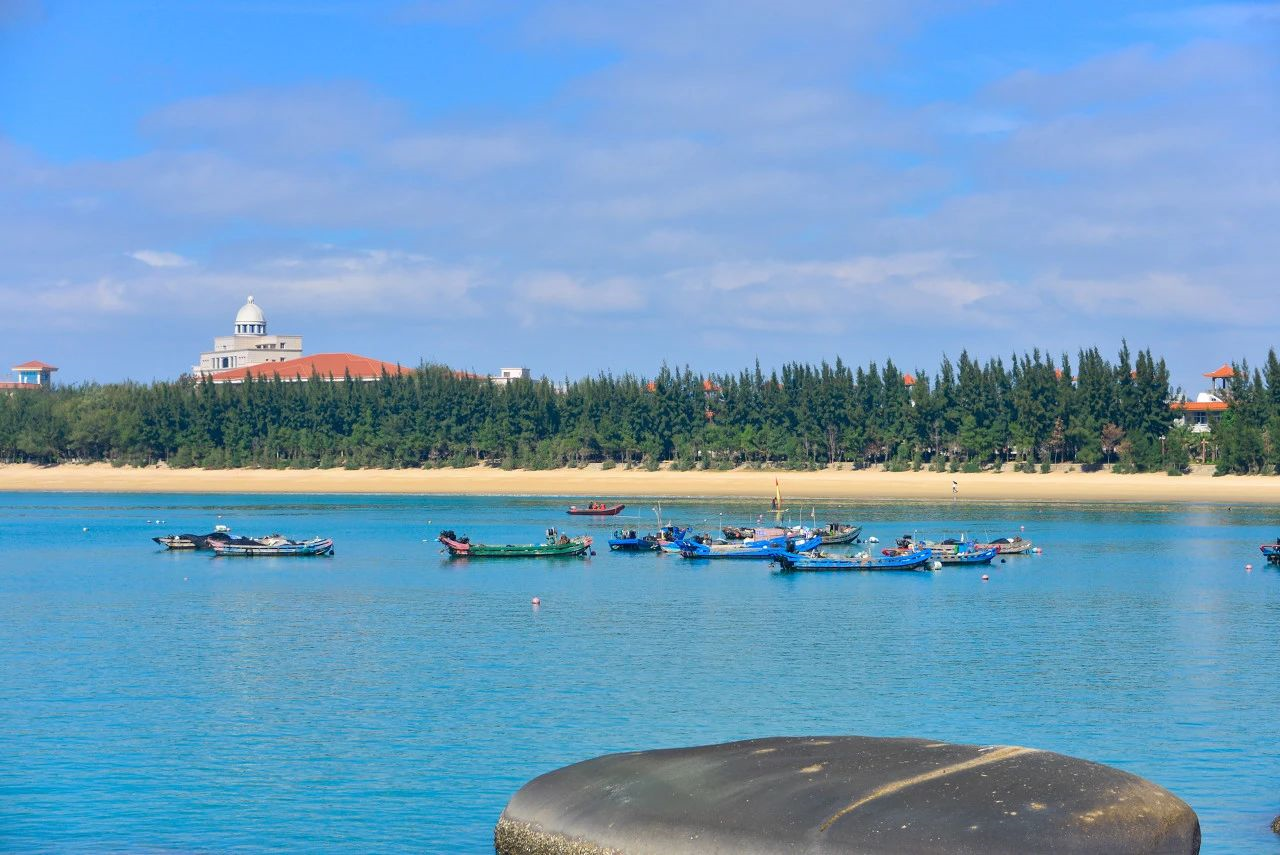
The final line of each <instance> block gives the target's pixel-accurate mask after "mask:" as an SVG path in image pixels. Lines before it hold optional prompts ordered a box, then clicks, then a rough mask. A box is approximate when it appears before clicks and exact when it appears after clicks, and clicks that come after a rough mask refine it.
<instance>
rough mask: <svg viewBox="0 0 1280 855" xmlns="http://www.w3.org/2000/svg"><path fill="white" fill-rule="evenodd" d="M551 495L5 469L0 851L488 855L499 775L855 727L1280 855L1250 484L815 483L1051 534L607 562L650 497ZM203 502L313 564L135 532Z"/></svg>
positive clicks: (927, 520)
mask: <svg viewBox="0 0 1280 855" xmlns="http://www.w3.org/2000/svg"><path fill="white" fill-rule="evenodd" d="M565 504H567V502H566V501H564V500H559V499H555V498H541V499H539V498H528V499H509V498H431V497H359V498H346V497H341V498H339V497H324V496H315V497H293V496H288V497H286V496H236V497H209V496H181V495H179V496H172V495H168V496H112V495H87V494H57V495H16V494H0V849H3V850H6V851H12V850H17V851H25V850H58V851H95V852H96V851H102V850H112V849H114V850H131V851H136V850H143V849H145V850H156V851H161V850H184V851H186V850H196V849H199V850H205V851H210V850H212V851H225V850H230V849H236V848H240V849H244V850H259V849H278V850H295V851H296V850H306V851H338V850H345V851H357V852H364V851H375V850H378V851H386V850H400V849H403V850H413V851H427V852H491V851H492V848H491V837H490V834H491V829H492V827H493V823H494V821H495V820H496V819H497V816H498V814H499V812H500V811H501V810H502V807H503V805H504V804H505V803H506V801H507V799H508V798H509V797H510V796H511V794H512V793H514V792H515V790H516V789H518V788H519V787H520V785H521V784H523V783H524V782H525V781H526V780H528V779H529V778H532V777H534V776H535V775H538V774H540V773H542V772H546V771H549V770H551V769H554V768H556V767H559V766H562V765H565V764H567V763H571V762H574V761H577V760H582V759H586V758H588V757H592V756H595V755H598V754H601V753H605V752H610V751H620V750H630V749H641V748H654V747H666V746H677V745H690V744H701V743H710V742H718V741H724V740H732V739H743V738H748V737H758V736H767V735H781V734H870V735H893V736H921V737H928V738H931V739H941V740H950V741H956V742H971V743H1005V744H1018V745H1027V746H1034V747H1037V748H1044V749H1050V750H1054V751H1061V752H1065V753H1068V754H1073V755H1077V756H1080V757H1085V758H1088V759H1091V760H1096V761H1099V762H1102V763H1108V764H1113V765H1116V766H1119V767H1121V768H1123V769H1126V770H1128V771H1131V772H1134V773H1136V774H1139V775H1142V776H1144V777H1147V778H1150V779H1152V780H1154V781H1156V782H1157V783H1160V784H1162V785H1164V786H1166V787H1168V788H1169V789H1171V790H1172V791H1174V792H1175V793H1177V794H1178V795H1179V796H1181V797H1182V798H1184V799H1185V800H1186V801H1188V802H1189V803H1190V804H1191V805H1192V806H1193V807H1194V808H1195V809H1196V811H1197V812H1198V813H1199V816H1200V820H1201V823H1202V826H1203V829H1204V839H1205V844H1204V851H1205V852H1233V853H1234V852H1272V853H1274V852H1276V851H1277V850H1280V839H1278V838H1276V837H1275V836H1274V835H1272V834H1271V832H1270V831H1269V830H1268V824H1269V822H1270V820H1271V818H1272V817H1274V816H1275V815H1276V814H1278V813H1280V739H1278V738H1277V733H1280V572H1278V571H1277V570H1275V569H1271V568H1268V567H1266V565H1265V564H1263V563H1262V562H1261V561H1260V559H1259V554H1258V551H1257V545H1258V544H1259V543H1260V542H1262V541H1264V540H1274V539H1275V538H1276V537H1277V536H1278V535H1280V514H1277V513H1276V511H1275V510H1274V509H1228V508H1226V507H1217V506H1215V507H1198V508H1181V507H1159V506H1134V507H1116V506H1111V507H1106V506H1086V505H1080V506H1042V505H965V504H963V503H962V504H960V505H959V506H952V505H927V504H902V503H895V504H869V503H860V504H848V505H845V506H843V507H840V508H839V509H838V510H833V509H832V505H830V504H828V505H827V506H826V507H824V508H819V511H818V518H819V521H822V520H824V519H841V520H850V521H857V522H861V523H863V524H865V525H866V533H867V534H875V535H877V536H878V537H879V538H880V539H881V540H882V541H884V543H885V544H888V543H891V542H892V539H893V537H895V536H896V535H899V534H901V533H903V532H907V531H917V530H918V531H919V532H920V533H921V534H924V535H928V536H944V535H947V534H955V533H958V532H960V531H966V532H969V533H970V534H976V535H981V536H998V535H1001V534H1007V533H1014V532H1016V531H1017V530H1018V527H1019V526H1025V528H1026V535H1027V536H1029V537H1031V538H1033V539H1034V540H1036V541H1037V543H1040V544H1042V545H1043V546H1044V549H1045V554H1044V555H1042V556H1038V557H1011V558H1009V559H1008V561H1007V562H1006V563H1004V564H1000V563H997V564H995V565H993V567H992V568H990V569H987V570H985V571H984V570H981V569H970V568H946V569H944V570H942V571H940V572H938V573H935V574H920V575H902V574H883V575H876V574H866V575H862V574H821V575H818V574H815V575H795V576H783V575H779V574H777V573H775V572H772V569H771V568H770V567H769V566H767V565H759V564H754V563H749V562H748V563H737V562H722V563H702V564H695V563H692V562H685V561H682V560H680V559H678V558H672V557H666V556H663V557H660V556H656V555H624V554H610V553H609V552H608V550H607V548H606V547H604V544H603V541H604V539H605V538H606V537H607V536H608V533H609V532H610V531H611V530H612V528H613V527H614V525H615V523H626V524H628V525H636V526H638V527H644V526H645V525H646V524H647V523H649V522H651V521H652V520H653V514H652V511H651V507H652V505H653V502H652V500H639V501H637V502H632V503H629V504H630V506H631V507H629V508H628V510H627V511H626V512H625V514H626V515H627V516H626V517H623V518H620V519H619V520H617V521H603V522H590V521H588V522H583V521H576V522H575V521H573V520H571V519H570V518H568V517H566V516H565V515H564V514H563V512H562V509H563V507H564V506H565ZM633 511H634V515H632V514H633ZM663 511H664V515H665V516H667V517H668V518H671V519H674V520H685V521H691V522H702V525H703V527H704V528H711V527H714V526H716V525H718V523H719V522H720V519H721V517H720V514H722V513H723V514H724V517H723V519H724V521H725V522H738V521H741V522H747V521H750V519H751V518H752V517H754V514H755V509H754V506H747V505H745V504H741V503H738V504H734V503H715V502H702V501H674V500H673V501H670V502H667V503H664V505H663ZM218 515H222V516H221V520H219V519H218ZM155 519H162V520H164V521H165V522H164V524H163V525H155V524H152V523H149V522H148V521H149V520H155ZM219 521H221V522H223V523H227V524H230V525H232V526H233V528H234V530H235V531H236V532H238V533H242V534H260V533H266V532H270V531H283V532H285V533H288V534H292V535H295V536H310V535H313V534H328V535H332V536H333V537H335V538H336V540H337V554H336V555H335V556H334V557H332V558H328V559H231V558H223V559H218V558H212V557H209V556H208V554H206V553H197V554H178V553H168V552H165V551H162V550H159V549H157V548H156V547H155V546H154V545H153V544H152V543H151V542H150V541H149V540H148V538H149V537H151V536H153V535H156V534H161V533H168V532H170V531H197V532H203V531H207V530H209V529H210V528H211V527H212V526H213V525H214V523H216V522H219ZM548 525H557V526H560V527H561V528H562V529H564V530H566V531H570V532H577V531H582V530H586V531H588V532H589V533H592V534H594V535H595V536H596V538H597V543H598V545H599V546H600V549H599V551H598V554H597V555H596V556H595V557H593V558H590V559H587V560H559V561H550V562H539V561H523V562H502V561H489V562H482V561H472V562H470V563H467V562H459V561H453V562H451V561H449V560H447V559H445V558H443V557H442V556H441V555H440V554H439V553H438V547H437V545H436V544H435V543H433V542H428V541H430V539H431V538H432V537H434V535H435V534H436V533H437V532H438V531H439V530H440V529H441V528H444V527H447V528H454V529H457V530H458V531H459V532H460V533H462V532H466V533H468V534H470V535H471V536H472V537H473V539H475V540H479V541H494V540H496V541H499V542H507V541H509V540H515V541H517V542H525V541H531V540H538V539H540V537H541V535H542V532H543V530H544V529H545V528H546V527H547V526H548ZM86 529H87V530H86ZM1246 562H1249V563H1252V564H1253V565H1254V569H1253V571H1252V572H1245V570H1244V565H1245V563H1246ZM982 572H987V573H989V574H990V576H991V580H990V581H989V582H987V583H983V582H982V581H981V579H980V576H981V573H982ZM533 596H538V597H540V598H541V600H542V605H541V606H539V607H537V608H535V607H533V606H531V604H530V598H531V597H533Z"/></svg>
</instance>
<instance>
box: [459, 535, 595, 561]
mask: <svg viewBox="0 0 1280 855" xmlns="http://www.w3.org/2000/svg"><path fill="white" fill-rule="evenodd" d="M439 540H440V542H441V543H443V544H444V545H445V548H446V549H448V550H449V555H450V557H452V558H572V557H575V556H578V555H584V554H585V553H586V551H587V550H588V549H590V548H591V538H589V537H577V538H574V539H573V540H570V541H569V542H568V543H526V544H507V545H502V546H494V545H488V544H484V543H469V542H467V541H463V540H453V539H451V538H446V537H441V538H439Z"/></svg>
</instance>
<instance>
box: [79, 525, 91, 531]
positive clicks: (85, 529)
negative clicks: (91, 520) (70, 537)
mask: <svg viewBox="0 0 1280 855" xmlns="http://www.w3.org/2000/svg"><path fill="white" fill-rule="evenodd" d="M80 530H81V531H88V530H89V527H88V526H85V527H84V528H82V529H80Z"/></svg>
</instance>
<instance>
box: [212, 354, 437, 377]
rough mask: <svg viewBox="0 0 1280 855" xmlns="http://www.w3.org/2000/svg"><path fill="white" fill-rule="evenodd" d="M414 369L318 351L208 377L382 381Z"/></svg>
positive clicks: (365, 357)
mask: <svg viewBox="0 0 1280 855" xmlns="http://www.w3.org/2000/svg"><path fill="white" fill-rule="evenodd" d="M411 370H412V369H409V368H404V367H402V366H400V365H396V364H395V363H392V362H383V361H382V360H380V359H373V358H371V357H368V356H357V355H356V354H354V353H317V354H315V355H314V356H303V357H299V358H298V359H286V360H283V361H280V362H263V363H259V364H257V365H246V366H243V367H241V368H232V369H230V370H228V371H218V372H215V373H213V374H210V375H209V379H210V380H211V381H212V382H214V383H243V382H245V381H246V380H249V379H250V378H252V379H254V380H274V379H276V378H277V377H278V378H279V379H280V380H281V381H282V382H285V383H305V382H307V381H308V380H311V379H313V378H314V379H319V380H324V381H330V380H333V381H342V380H360V381H363V382H370V381H373V380H381V379H382V378H383V377H384V376H394V375H397V374H408V373H410V371H411Z"/></svg>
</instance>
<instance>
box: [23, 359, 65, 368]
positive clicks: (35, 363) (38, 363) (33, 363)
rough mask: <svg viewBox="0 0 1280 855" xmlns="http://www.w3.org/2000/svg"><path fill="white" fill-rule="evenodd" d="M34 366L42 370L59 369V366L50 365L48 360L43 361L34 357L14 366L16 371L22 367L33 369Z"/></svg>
mask: <svg viewBox="0 0 1280 855" xmlns="http://www.w3.org/2000/svg"><path fill="white" fill-rule="evenodd" d="M33 368H34V369H38V370H41V371H57V370H58V366H56V365H50V364H49V363H47V362H41V361H40V360H38V359H33V360H31V361H30V362H24V363H22V364H21V365H15V366H13V370H14V371H18V370H21V369H33Z"/></svg>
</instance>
